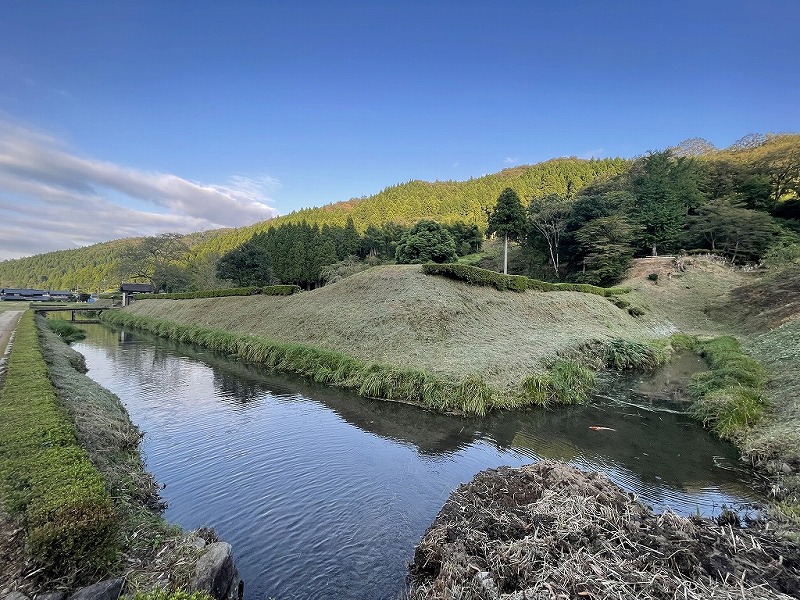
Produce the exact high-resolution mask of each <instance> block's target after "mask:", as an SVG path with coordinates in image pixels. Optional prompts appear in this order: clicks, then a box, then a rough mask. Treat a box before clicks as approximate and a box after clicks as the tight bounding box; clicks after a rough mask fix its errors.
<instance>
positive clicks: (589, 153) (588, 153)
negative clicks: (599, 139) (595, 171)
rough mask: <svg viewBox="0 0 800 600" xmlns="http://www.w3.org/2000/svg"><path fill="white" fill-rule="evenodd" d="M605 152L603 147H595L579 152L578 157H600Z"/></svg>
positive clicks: (587, 158)
mask: <svg viewBox="0 0 800 600" xmlns="http://www.w3.org/2000/svg"><path fill="white" fill-rule="evenodd" d="M604 154H605V149H604V148H595V149H594V150H587V151H586V152H584V153H583V154H581V155H580V156H579V157H578V158H585V159H586V160H589V159H590V158H602V156H603V155H604Z"/></svg>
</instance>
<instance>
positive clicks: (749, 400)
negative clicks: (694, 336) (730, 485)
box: [690, 336, 766, 441]
mask: <svg viewBox="0 0 800 600" xmlns="http://www.w3.org/2000/svg"><path fill="white" fill-rule="evenodd" d="M696 350H697V351H698V353H699V354H700V356H702V357H704V358H705V359H706V361H707V362H708V364H709V366H710V367H711V369H710V370H709V371H704V372H702V373H697V374H696V375H694V376H693V377H692V382H691V384H690V391H691V393H692V395H693V396H694V397H695V399H696V402H695V403H694V404H693V405H692V408H691V409H690V414H691V415H692V416H694V417H695V418H696V419H699V420H701V421H703V424H704V425H706V426H708V427H711V428H712V429H713V430H714V431H715V432H716V433H717V434H718V435H719V436H720V437H721V438H723V439H727V440H733V441H736V440H738V439H739V438H741V437H742V436H743V435H744V434H745V433H746V432H747V431H748V430H749V429H750V428H752V427H753V426H754V425H755V424H757V423H758V422H759V421H760V420H761V419H762V418H763V417H764V413H765V409H766V402H765V400H764V398H763V396H762V394H761V390H762V388H763V386H764V382H765V381H766V372H765V371H764V368H763V367H762V366H761V365H760V364H759V363H758V361H756V360H755V359H753V358H752V357H750V356H748V355H747V354H745V353H744V352H742V350H741V346H740V344H739V341H738V340H737V339H736V338H734V337H732V336H722V337H718V338H715V339H712V340H708V341H702V342H697V344H696Z"/></svg>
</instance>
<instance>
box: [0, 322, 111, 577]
mask: <svg viewBox="0 0 800 600" xmlns="http://www.w3.org/2000/svg"><path fill="white" fill-rule="evenodd" d="M0 497H1V498H2V507H3V510H4V511H5V512H6V513H7V514H8V515H9V516H10V517H11V518H12V519H14V520H15V521H16V522H17V523H18V524H19V525H20V526H22V527H23V528H24V530H25V532H26V547H27V550H28V553H29V556H30V557H31V559H32V560H33V562H34V564H35V565H36V567H37V570H38V571H39V574H38V577H40V578H44V579H48V580H58V579H64V580H68V581H74V582H87V581H89V580H91V579H93V578H95V577H97V575H98V574H101V573H104V572H106V571H107V570H108V569H109V567H110V565H112V564H113V563H114V562H115V561H116V559H117V555H118V545H117V537H116V535H117V531H118V528H119V521H118V519H117V515H116V513H115V511H114V507H113V504H112V501H111V496H110V494H109V492H108V490H107V489H106V486H105V482H104V480H103V477H102V476H101V475H100V473H99V472H98V471H97V469H96V468H95V467H94V465H93V464H92V463H91V461H90V460H89V456H88V454H87V453H86V451H85V450H84V449H83V448H82V447H81V445H80V444H79V443H78V439H77V437H76V432H75V428H74V426H73V424H72V422H71V421H70V419H69V418H68V416H67V414H66V411H65V410H64V407H63V405H62V404H61V403H60V402H59V400H58V397H57V394H56V391H55V389H54V387H53V385H52V383H51V381H50V378H49V375H48V369H47V365H46V364H45V361H44V358H43V356H42V348H41V345H40V342H39V339H38V334H37V330H36V324H35V321H34V315H33V313H32V312H31V311H27V312H26V313H25V314H24V315H23V316H22V318H21V319H20V321H19V324H18V326H17V334H16V339H15V342H14V344H13V347H12V349H11V353H10V356H9V361H8V370H7V372H6V377H5V383H4V385H3V389H2V396H1V397H0Z"/></svg>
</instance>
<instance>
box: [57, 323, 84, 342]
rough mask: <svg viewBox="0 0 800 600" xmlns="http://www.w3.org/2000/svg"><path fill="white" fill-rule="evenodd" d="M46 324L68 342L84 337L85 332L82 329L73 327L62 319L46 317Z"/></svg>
mask: <svg viewBox="0 0 800 600" xmlns="http://www.w3.org/2000/svg"><path fill="white" fill-rule="evenodd" d="M47 325H48V327H50V329H51V330H52V331H53V332H54V333H57V334H58V335H59V336H60V337H61V339H63V340H64V341H65V342H67V343H68V344H71V343H72V342H77V341H80V340H82V339H84V338H85V337H86V332H85V331H84V330H83V329H80V328H79V327H75V325H73V324H72V323H70V322H69V321H66V320H64V319H47Z"/></svg>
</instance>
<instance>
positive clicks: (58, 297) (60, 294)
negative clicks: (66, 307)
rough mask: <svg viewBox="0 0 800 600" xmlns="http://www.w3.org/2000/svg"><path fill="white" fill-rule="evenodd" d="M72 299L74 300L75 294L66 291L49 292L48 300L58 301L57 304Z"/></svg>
mask: <svg viewBox="0 0 800 600" xmlns="http://www.w3.org/2000/svg"><path fill="white" fill-rule="evenodd" d="M74 298H75V294H73V293H72V292H70V291H69V290H67V291H58V290H57V291H51V292H50V299H51V300H55V301H58V302H69V301H70V300H73V299H74Z"/></svg>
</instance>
